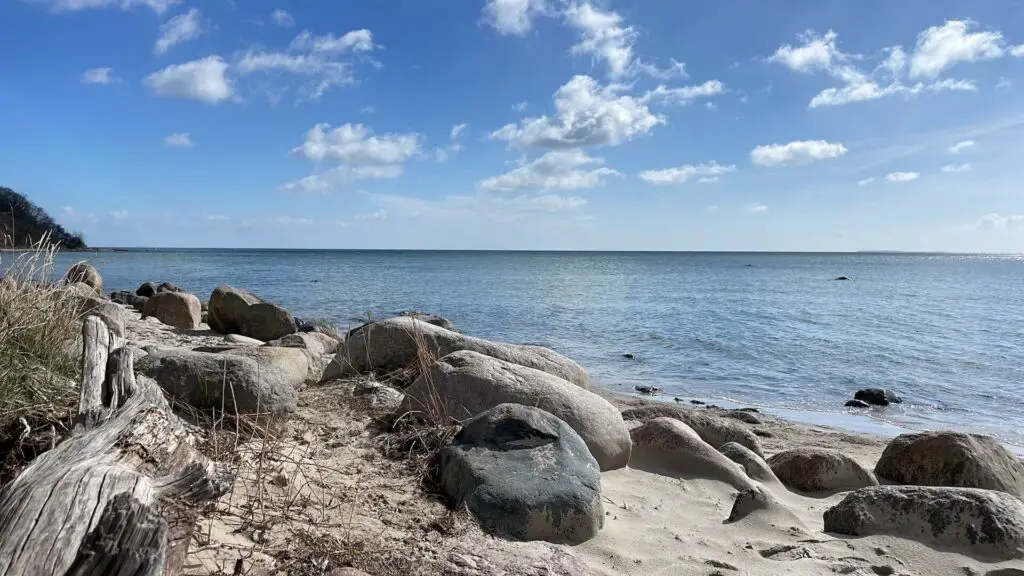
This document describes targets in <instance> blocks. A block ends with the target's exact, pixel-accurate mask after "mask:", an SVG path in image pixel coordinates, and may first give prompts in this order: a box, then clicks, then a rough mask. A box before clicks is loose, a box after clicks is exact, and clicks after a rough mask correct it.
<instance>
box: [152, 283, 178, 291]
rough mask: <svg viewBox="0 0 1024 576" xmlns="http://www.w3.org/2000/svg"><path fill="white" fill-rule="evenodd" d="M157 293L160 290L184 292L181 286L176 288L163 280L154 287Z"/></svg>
mask: <svg viewBox="0 0 1024 576" xmlns="http://www.w3.org/2000/svg"><path fill="white" fill-rule="evenodd" d="M156 291H157V293H160V292H184V290H182V289H181V288H178V287H177V286H175V285H174V284H171V283H170V282H163V283H161V284H160V285H159V286H157V288H156Z"/></svg>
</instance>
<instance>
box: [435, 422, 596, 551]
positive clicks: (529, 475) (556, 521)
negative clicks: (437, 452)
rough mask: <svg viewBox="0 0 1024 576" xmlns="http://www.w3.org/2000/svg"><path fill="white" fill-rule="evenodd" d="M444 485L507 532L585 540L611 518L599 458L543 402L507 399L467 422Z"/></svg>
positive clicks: (451, 449) (495, 529)
mask: <svg viewBox="0 0 1024 576" xmlns="http://www.w3.org/2000/svg"><path fill="white" fill-rule="evenodd" d="M441 485H442V487H443V489H444V492H445V494H446V495H447V496H448V497H449V498H450V499H451V501H452V503H453V504H454V505H455V506H456V507H461V506H463V505H465V506H466V507H467V508H468V509H469V511H470V512H471V513H472V514H473V516H474V517H476V519H477V521H478V522H479V523H480V525H481V527H483V528H484V529H485V530H486V531H488V532H490V533H492V534H496V535H500V536H504V537H506V538H511V539H515V540H546V541H548V542H554V543H565V544H579V543H581V542H585V541H587V540H589V539H590V538H593V537H594V536H595V535H596V534H597V532H598V531H599V530H600V529H601V527H602V526H603V525H604V510H603V507H602V505H601V475H600V472H599V470H598V465H597V461H596V460H594V457H593V456H591V454H590V451H589V450H588V449H587V445H586V444H585V443H584V442H583V439H582V438H580V437H579V435H578V434H576V432H574V431H573V429H572V428H570V427H569V425H567V424H566V423H565V422H562V421H561V420H559V419H558V418H556V417H554V416H552V415H551V414H549V413H547V412H545V411H543V410H540V409H539V408H530V407H527V406H521V405H518V404H501V405H498V406H495V407H494V408H492V409H490V410H488V411H487V412H484V413H483V414H480V415H479V416H477V417H476V418H473V419H472V420H470V421H469V422H467V423H466V425H465V426H464V427H463V428H462V430H461V431H460V432H459V433H458V434H456V436H455V438H454V440H453V441H452V444H451V445H450V446H448V447H446V448H445V449H444V450H443V451H442V452H441Z"/></svg>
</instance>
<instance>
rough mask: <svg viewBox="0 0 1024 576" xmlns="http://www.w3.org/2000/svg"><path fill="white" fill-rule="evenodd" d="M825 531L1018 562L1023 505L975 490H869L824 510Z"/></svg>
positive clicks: (1022, 554)
mask: <svg viewBox="0 0 1024 576" xmlns="http://www.w3.org/2000/svg"><path fill="white" fill-rule="evenodd" d="M824 519H825V531H826V532H835V533H838V534H849V535H852V536H871V535H887V536H898V537H903V538H907V539H910V540H916V541H918V542H922V543H924V544H926V545H929V546H933V547H936V548H939V549H945V550H950V551H956V552H967V553H968V554H970V555H972V556H981V557H989V558H996V559H1000V560H1011V559H1020V558H1024V502H1021V501H1020V500H1018V499H1017V498H1014V497H1013V496H1010V495H1008V494H1006V493H1004V492H998V491H995V490H981V489H976V488H949V487H925V486H873V487H869V488H862V489H860V490H856V491H854V492H851V493H849V494H847V495H846V497H845V498H843V500H842V501H841V502H839V504H837V505H835V506H833V507H832V508H830V509H828V510H826V511H825V517H824Z"/></svg>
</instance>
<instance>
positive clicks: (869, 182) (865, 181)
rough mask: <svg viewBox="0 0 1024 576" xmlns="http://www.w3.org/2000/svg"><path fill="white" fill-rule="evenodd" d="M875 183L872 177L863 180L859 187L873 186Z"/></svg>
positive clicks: (858, 184)
mask: <svg viewBox="0 0 1024 576" xmlns="http://www.w3.org/2000/svg"><path fill="white" fill-rule="evenodd" d="M874 181H875V179H874V178H871V177H869V178H865V179H863V180H861V181H860V182H857V186H867V185H868V184H871V183H872V182H874Z"/></svg>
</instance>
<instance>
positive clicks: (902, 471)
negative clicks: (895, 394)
mask: <svg viewBox="0 0 1024 576" xmlns="http://www.w3.org/2000/svg"><path fill="white" fill-rule="evenodd" d="M875 473H876V474H878V475H879V476H881V477H882V478H885V479H887V480H891V481H893V482H896V483H897V484H916V485H919V486H960V487H963V488H985V489H988V490H1001V491H1003V492H1008V493H1010V494H1013V495H1014V496H1016V497H1018V498H1022V499H1024V463H1022V462H1021V460H1020V459H1019V458H1017V457H1016V456H1014V455H1013V454H1011V453H1010V451H1009V450H1007V449H1006V448H1004V447H1003V446H1002V445H1001V444H1000V443H999V442H998V441H997V440H996V439H995V438H992V437H991V436H984V435H981V434H963V433H960V432H949V431H940V432H920V433H913V434H902V435H900V436H897V437H896V438H894V439H893V440H892V441H891V442H889V445H888V446H886V448H885V451H883V452H882V456H881V458H879V459H878V463H877V464H876V465H875Z"/></svg>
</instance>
